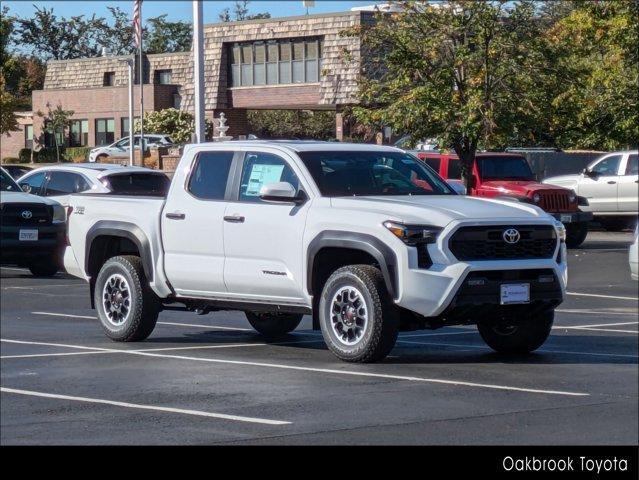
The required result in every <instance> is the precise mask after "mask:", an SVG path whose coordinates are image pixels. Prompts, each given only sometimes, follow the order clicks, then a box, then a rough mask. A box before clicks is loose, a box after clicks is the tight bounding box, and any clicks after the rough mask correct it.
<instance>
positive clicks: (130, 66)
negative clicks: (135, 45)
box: [120, 55, 135, 167]
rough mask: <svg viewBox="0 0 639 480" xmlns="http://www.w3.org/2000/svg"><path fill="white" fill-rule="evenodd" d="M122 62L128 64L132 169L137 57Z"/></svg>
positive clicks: (131, 161) (131, 162)
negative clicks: (134, 89) (134, 82)
mask: <svg viewBox="0 0 639 480" xmlns="http://www.w3.org/2000/svg"><path fill="white" fill-rule="evenodd" d="M120 61H121V62H125V63H126V66H127V71H128V76H129V166H130V167H131V166H133V155H134V148H135V146H134V145H133V124H134V123H135V118H134V117H133V102H134V100H133V80H134V77H133V72H134V69H135V55H132V56H131V58H127V59H126V60H120Z"/></svg>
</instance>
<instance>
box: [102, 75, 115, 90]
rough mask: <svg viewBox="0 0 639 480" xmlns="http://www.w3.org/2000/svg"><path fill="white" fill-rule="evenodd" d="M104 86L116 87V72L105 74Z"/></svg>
mask: <svg viewBox="0 0 639 480" xmlns="http://www.w3.org/2000/svg"><path fill="white" fill-rule="evenodd" d="M102 85H104V86H105V87H112V86H114V85H115V72H104V80H103V82H102Z"/></svg>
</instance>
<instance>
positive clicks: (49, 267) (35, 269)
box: [29, 261, 59, 277]
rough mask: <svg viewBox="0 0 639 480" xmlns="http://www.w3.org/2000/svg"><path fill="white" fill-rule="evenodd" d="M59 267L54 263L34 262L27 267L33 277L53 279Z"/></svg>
mask: <svg viewBox="0 0 639 480" xmlns="http://www.w3.org/2000/svg"><path fill="white" fill-rule="evenodd" d="M58 270H59V267H58V265H57V264H56V263H55V262H48V261H43V262H36V263H32V264H31V265H29V271H30V272H31V274H32V275H33V276H34V277H53V276H54V275H55V274H56V273H58Z"/></svg>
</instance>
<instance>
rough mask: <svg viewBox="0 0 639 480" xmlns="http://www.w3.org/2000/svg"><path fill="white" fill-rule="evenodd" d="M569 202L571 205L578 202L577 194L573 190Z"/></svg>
mask: <svg viewBox="0 0 639 480" xmlns="http://www.w3.org/2000/svg"><path fill="white" fill-rule="evenodd" d="M568 200H569V201H570V203H575V202H576V201H577V194H576V193H575V192H574V191H573V190H571V191H570V194H569V195H568Z"/></svg>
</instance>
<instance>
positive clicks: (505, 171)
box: [415, 152, 592, 248]
mask: <svg viewBox="0 0 639 480" xmlns="http://www.w3.org/2000/svg"><path fill="white" fill-rule="evenodd" d="M415 155H416V156H417V157H418V158H420V159H421V160H423V161H424V162H425V163H426V164H427V165H428V166H430V167H431V168H432V169H433V170H435V171H436V172H438V173H439V174H440V175H441V176H442V177H443V178H445V179H446V180H460V179H461V169H460V162H459V158H458V157H457V155H451V154H441V153H437V152H417V153H415ZM472 174H473V187H472V188H471V189H470V191H469V192H468V194H469V195H473V196H477V197H488V198H500V199H510V200H516V201H519V202H524V203H529V204H532V205H537V206H538V207H540V208H542V209H544V210H545V211H546V212H548V213H549V214H551V215H552V216H553V217H555V218H556V219H557V220H559V221H560V222H562V223H563V224H564V225H565V226H566V236H567V238H566V246H568V247H570V248H576V247H578V246H579V245H581V244H582V243H583V241H584V240H585V239H586V235H587V234H588V223H589V222H590V221H591V220H592V213H590V212H582V211H580V210H579V205H587V203H586V200H585V199H584V198H580V197H578V196H577V195H576V194H575V192H574V191H572V190H569V189H567V188H562V187H556V186H553V185H546V184H543V183H539V182H537V181H536V180H535V176H534V174H533V172H532V169H531V168H530V165H528V162H527V161H526V158H525V157H523V156H522V155H517V154H513V153H478V154H476V155H475V161H474V163H473V169H472Z"/></svg>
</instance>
